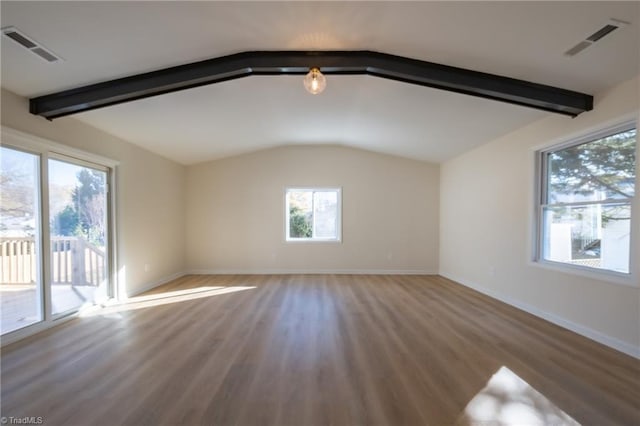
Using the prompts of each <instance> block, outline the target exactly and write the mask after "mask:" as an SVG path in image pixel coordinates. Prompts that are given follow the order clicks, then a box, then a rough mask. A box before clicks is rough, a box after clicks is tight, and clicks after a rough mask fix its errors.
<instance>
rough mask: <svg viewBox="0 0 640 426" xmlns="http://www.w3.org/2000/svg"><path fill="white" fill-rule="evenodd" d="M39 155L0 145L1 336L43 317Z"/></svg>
mask: <svg viewBox="0 0 640 426" xmlns="http://www.w3.org/2000/svg"><path fill="white" fill-rule="evenodd" d="M39 160H40V159H39V157H38V156H37V155H33V154H29V153H26V152H21V151H16V150H13V149H9V148H6V147H0V268H1V269H0V304H1V305H2V309H1V312H2V315H1V316H0V320H1V322H0V324H1V325H2V327H1V328H2V334H4V333H7V332H10V331H14V330H17V329H19V328H22V327H26V326H27V325H30V324H33V323H36V322H39V321H42V307H41V300H42V297H41V291H42V290H41V288H42V286H41V283H40V275H39V272H38V265H39V264H40V255H39V253H40V219H39V193H38V191H39V187H40V186H39V183H38V176H39V173H38V171H39Z"/></svg>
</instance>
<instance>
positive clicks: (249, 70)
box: [29, 51, 593, 119]
mask: <svg viewBox="0 0 640 426" xmlns="http://www.w3.org/2000/svg"><path fill="white" fill-rule="evenodd" d="M311 67H318V68H320V70H321V71H322V73H324V74H327V75H331V74H367V75H372V76H376V77H382V78H387V79H392V80H398V81H403V82H405V83H410V84H417V85H420V86H427V87H433V88H437V89H443V90H449V91H452V92H458V93H464V94H467V95H471V96H479V97H482V98H488V99H493V100H497V101H503V102H509V103H513V104H517V105H522V106H526V107H531V108H536V109H541V110H545V111H550V112H555V113H560V114H565V115H570V116H576V115H578V114H580V113H582V112H585V111H589V110H591V109H593V97H592V96H590V95H587V94H584V93H578V92H574V91H571V90H566V89H561V88H557V87H552V86H546V85H542V84H537V83H532V82H528V81H523V80H517V79H513V78H509V77H503V76H499V75H494V74H487V73H482V72H478V71H471V70H467V69H462V68H456V67H450V66H447V65H441V64H435V63H431V62H425V61H420V60H417V59H410V58H405V57H402V56H395V55H389V54H386V53H379V52H370V51H310V52H305V51H282V52H243V53H237V54H235V55H229V56H223V57H220V58H213V59H209V60H205V61H200V62H194V63H190V64H186V65H180V66H176V67H171V68H166V69H162V70H158V71H152V72H148V73H143V74H137V75H133V76H130V77H125V78H119V79H116V80H110V81H105V82H102V83H97V84H92V85H88V86H83V87H78V88H75V89H71V90H65V91H62V92H57V93H52V94H49V95H45V96H39V97H36V98H32V99H30V100H29V108H30V111H31V113H32V114H36V115H40V116H43V117H46V118H48V119H53V118H57V117H62V116H65V115H70V114H76V113H80V112H83V111H89V110H92V109H96V108H101V107H105V106H109V105H115V104H119V103H123V102H130V101H133V100H136V99H142V98H146V97H150V96H156V95H161V94H163V93H170V92H175V91H178V90H184V89H189V88H192V87H198V86H203V85H207V84H213V83H218V82H221V81H226V80H232V79H236V78H241V77H247V76H250V75H283V74H285V75H286V74H289V75H296V74H306V73H307V72H308V71H309V68H311Z"/></svg>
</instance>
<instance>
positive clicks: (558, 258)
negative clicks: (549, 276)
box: [539, 126, 636, 274]
mask: <svg viewBox="0 0 640 426" xmlns="http://www.w3.org/2000/svg"><path fill="white" fill-rule="evenodd" d="M635 153H636V129H635V128H634V127H633V126H626V127H622V128H618V129H616V130H614V131H611V132H607V133H605V134H600V135H595V136H593V137H590V138H586V139H582V140H577V141H574V142H573V143H570V144H568V145H566V144H565V145H563V146H560V147H557V148H555V149H552V150H548V151H543V152H542V153H541V162H540V164H541V178H542V179H541V183H542V185H541V189H542V191H541V197H540V209H539V211H540V231H541V232H540V247H539V258H540V259H541V260H544V261H551V262H559V263H564V264H570V265H575V266H577V267H583V268H596V269H601V270H607V271H614V272H618V273H623V274H628V273H629V267H630V248H631V214H632V211H631V205H632V200H633V197H634V195H635V178H636V173H635V171H636V155H635ZM634 214H635V212H634ZM634 237H635V236H634Z"/></svg>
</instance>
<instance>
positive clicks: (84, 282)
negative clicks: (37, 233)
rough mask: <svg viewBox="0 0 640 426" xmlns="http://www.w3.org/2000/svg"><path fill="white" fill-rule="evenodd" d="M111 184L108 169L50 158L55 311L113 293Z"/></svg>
mask: <svg viewBox="0 0 640 426" xmlns="http://www.w3.org/2000/svg"><path fill="white" fill-rule="evenodd" d="M107 187H108V186H107V171H106V170H104V169H98V168H96V167H90V166H87V165H83V164H77V163H75V162H69V161H63V160H61V159H57V158H56V159H50V160H49V224H50V228H49V229H50V239H49V241H50V247H51V250H50V258H49V263H50V268H49V269H50V283H51V313H52V315H57V314H61V313H65V312H69V311H76V310H78V309H79V308H80V307H82V306H85V305H93V304H95V303H99V302H101V301H103V300H105V299H106V298H107V297H108V296H109V294H108V277H109V275H108V267H107V265H108V262H107V253H108V250H107V242H108V239H107V236H108V232H107V224H108V220H107V219H108V218H107Z"/></svg>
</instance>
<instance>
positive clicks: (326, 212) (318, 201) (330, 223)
mask: <svg viewBox="0 0 640 426" xmlns="http://www.w3.org/2000/svg"><path fill="white" fill-rule="evenodd" d="M313 197H314V198H313V208H314V211H313V214H314V221H313V236H314V237H315V238H337V236H338V226H337V225H338V224H337V223H336V222H337V217H338V194H337V192H335V191H323V192H314V193H313Z"/></svg>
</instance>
